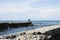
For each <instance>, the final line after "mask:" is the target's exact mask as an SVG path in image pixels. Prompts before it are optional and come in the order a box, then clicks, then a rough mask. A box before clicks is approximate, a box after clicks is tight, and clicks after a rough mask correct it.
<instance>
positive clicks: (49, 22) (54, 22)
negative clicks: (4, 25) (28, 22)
mask: <svg viewBox="0 0 60 40" xmlns="http://www.w3.org/2000/svg"><path fill="white" fill-rule="evenodd" d="M0 22H25V21H0ZM32 23H33V24H34V26H28V27H18V28H10V29H7V30H3V31H0V36H2V35H8V34H13V33H15V34H16V33H18V32H22V31H28V30H33V29H37V28H42V27H50V26H52V25H58V24H60V21H59V20H32Z"/></svg>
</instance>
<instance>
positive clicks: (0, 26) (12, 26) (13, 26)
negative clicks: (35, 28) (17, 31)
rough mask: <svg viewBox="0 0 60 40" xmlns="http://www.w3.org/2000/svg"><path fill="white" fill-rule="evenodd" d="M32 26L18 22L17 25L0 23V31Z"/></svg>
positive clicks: (30, 23) (28, 23) (29, 23)
mask: <svg viewBox="0 0 60 40" xmlns="http://www.w3.org/2000/svg"><path fill="white" fill-rule="evenodd" d="M30 25H32V22H21V23H20V22H19V23H16V22H15V23H0V30H4V29H8V28H17V27H28V26H30Z"/></svg>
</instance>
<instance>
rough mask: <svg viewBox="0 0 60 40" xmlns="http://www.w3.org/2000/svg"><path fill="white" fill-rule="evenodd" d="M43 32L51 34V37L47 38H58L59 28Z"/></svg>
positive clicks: (52, 39) (59, 34) (54, 39)
mask: <svg viewBox="0 0 60 40" xmlns="http://www.w3.org/2000/svg"><path fill="white" fill-rule="evenodd" d="M44 34H45V35H52V37H51V38H50V39H49V40H60V28H57V29H53V30H50V31H47V32H45V33H44Z"/></svg>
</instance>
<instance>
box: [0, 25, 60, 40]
mask: <svg viewBox="0 0 60 40" xmlns="http://www.w3.org/2000/svg"><path fill="white" fill-rule="evenodd" d="M59 31H60V25H54V26H50V27H43V28H38V29H34V30H29V31H23V32H18V33H17V34H9V35H3V36H0V39H1V40H4V39H6V40H55V39H54V37H55V38H56V35H58V34H59V35H60V32H59ZM53 34H54V35H53Z"/></svg>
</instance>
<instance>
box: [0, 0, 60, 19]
mask: <svg viewBox="0 0 60 40" xmlns="http://www.w3.org/2000/svg"><path fill="white" fill-rule="evenodd" d="M27 19H31V20H60V0H0V20H27Z"/></svg>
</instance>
